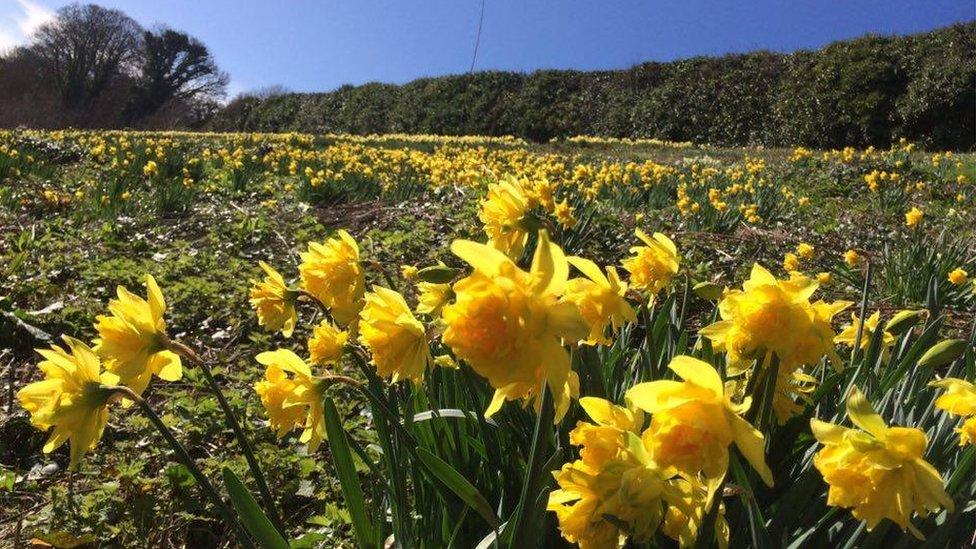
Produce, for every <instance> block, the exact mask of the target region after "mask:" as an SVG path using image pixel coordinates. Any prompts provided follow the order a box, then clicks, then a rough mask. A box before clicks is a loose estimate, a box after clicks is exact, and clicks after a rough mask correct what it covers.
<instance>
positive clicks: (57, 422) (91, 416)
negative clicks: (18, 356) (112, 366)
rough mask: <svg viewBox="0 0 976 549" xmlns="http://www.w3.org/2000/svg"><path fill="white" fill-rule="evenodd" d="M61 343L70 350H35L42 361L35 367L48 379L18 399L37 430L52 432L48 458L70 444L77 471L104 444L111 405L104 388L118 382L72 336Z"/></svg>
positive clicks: (25, 390)
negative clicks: (89, 452)
mask: <svg viewBox="0 0 976 549" xmlns="http://www.w3.org/2000/svg"><path fill="white" fill-rule="evenodd" d="M63 339H64V342H65V343H66V344H67V345H68V350H65V349H63V348H61V347H59V346H57V345H52V346H51V348H50V349H38V350H37V352H38V353H40V354H41V356H42V357H44V360H43V361H41V362H40V363H38V365H37V367H38V368H40V370H41V371H42V372H43V373H44V379H43V380H41V381H35V382H33V383H31V384H29V385H27V386H26V387H24V388H23V389H21V390H20V391H18V392H17V399H18V400H19V401H20V404H21V406H23V407H24V409H25V410H27V411H28V412H29V413H30V415H31V424H32V425H33V426H34V427H37V428H38V429H41V430H45V431H46V430H47V429H50V428H51V427H54V430H53V431H52V432H51V436H50V438H48V440H47V443H45V444H44V452H45V453H49V452H53V451H54V450H55V449H57V448H58V447H60V446H61V445H62V444H64V443H65V442H66V441H69V440H70V444H71V451H70V455H71V467H72V468H75V467H77V466H78V463H79V462H80V461H81V458H82V456H84V455H85V453H86V452H87V451H88V450H90V449H92V448H94V447H95V445H96V444H98V441H99V440H100V439H101V438H102V432H103V431H104V430H105V425H106V423H108V405H109V402H110V401H111V399H112V391H111V389H107V388H106V386H108V385H115V384H116V383H117V382H118V377H116V376H115V375H114V374H111V373H109V372H103V371H102V366H101V361H100V360H99V358H98V355H96V354H95V352H94V351H92V349H90V348H89V347H88V345H85V344H84V343H82V342H81V341H78V340H77V339H74V338H71V337H68V336H64V338H63Z"/></svg>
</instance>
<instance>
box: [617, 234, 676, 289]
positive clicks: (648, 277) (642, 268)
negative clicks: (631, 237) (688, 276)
mask: <svg viewBox="0 0 976 549" xmlns="http://www.w3.org/2000/svg"><path fill="white" fill-rule="evenodd" d="M635 233H636V234H637V238H639V239H640V240H641V241H643V242H644V244H646V245H645V246H635V247H633V248H631V249H630V253H632V254H635V255H634V256H633V257H629V258H627V259H624V261H623V267H624V269H625V270H626V271H627V272H628V273H630V285H631V286H632V287H634V288H637V289H640V290H643V291H645V292H647V293H648V294H649V295H651V296H653V295H656V294H657V293H658V292H660V291H661V290H662V289H663V288H665V287H666V286H667V285H668V284H670V283H671V280H672V279H673V278H674V277H675V275H677V274H678V264H679V261H680V259H679V257H678V248H677V247H676V246H675V245H674V242H672V241H671V239H670V238H668V237H667V236H665V235H663V234H661V233H654V236H653V237H649V236H647V235H646V234H645V233H644V231H642V230H640V229H636V230H635Z"/></svg>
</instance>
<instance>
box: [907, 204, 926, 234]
mask: <svg viewBox="0 0 976 549" xmlns="http://www.w3.org/2000/svg"><path fill="white" fill-rule="evenodd" d="M924 217H925V214H924V213H922V210H920V209H918V208H916V207H915V206H912V209H910V210H908V211H907V212H905V226H906V227H908V228H909V229H914V228H915V227H917V226H918V224H919V223H921V222H922V218H924Z"/></svg>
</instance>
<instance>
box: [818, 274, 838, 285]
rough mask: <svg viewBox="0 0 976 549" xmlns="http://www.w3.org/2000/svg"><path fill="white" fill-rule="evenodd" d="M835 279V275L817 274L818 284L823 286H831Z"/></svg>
mask: <svg viewBox="0 0 976 549" xmlns="http://www.w3.org/2000/svg"><path fill="white" fill-rule="evenodd" d="M833 279H834V275H832V274H830V273H817V284H820V285H821V286H826V285H827V284H830V281H831V280H833Z"/></svg>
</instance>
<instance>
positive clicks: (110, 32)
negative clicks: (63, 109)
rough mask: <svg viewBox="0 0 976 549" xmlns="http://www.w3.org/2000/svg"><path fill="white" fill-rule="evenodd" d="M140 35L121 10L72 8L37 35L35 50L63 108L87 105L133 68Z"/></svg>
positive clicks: (62, 10) (61, 10) (135, 26)
mask: <svg viewBox="0 0 976 549" xmlns="http://www.w3.org/2000/svg"><path fill="white" fill-rule="evenodd" d="M141 31H142V29H141V27H140V26H139V24H138V23H136V22H135V21H134V20H132V19H131V18H130V17H129V16H127V15H126V14H124V13H122V12H121V11H119V10H112V9H106V8H103V7H100V6H95V5H92V4H86V5H79V4H73V5H70V6H66V7H64V8H61V9H60V10H58V13H57V17H55V18H54V19H53V20H52V21H51V22H49V23H46V24H44V25H42V26H41V27H40V28H39V29H38V30H37V31H36V32H35V33H34V36H33V41H32V45H31V50H32V51H33V52H34V54H35V55H36V56H37V58H38V60H39V65H40V69H41V71H42V72H43V73H44V74H45V76H46V77H47V78H49V79H50V82H51V83H52V84H53V85H54V87H55V89H56V90H57V92H58V94H59V95H60V97H61V101H62V102H63V103H64V105H65V106H67V107H68V108H75V107H88V106H90V105H91V104H92V103H93V102H94V101H95V99H97V98H98V96H99V95H100V94H101V93H102V92H103V91H104V90H105V89H106V88H107V87H108V86H109V84H110V83H111V82H112V80H113V79H115V78H116V77H117V76H119V75H120V74H122V73H123V72H124V71H126V70H127V68H128V67H129V66H130V65H131V63H132V62H133V60H134V59H135V55H136V52H137V51H138V46H139V35H140V32H141Z"/></svg>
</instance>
